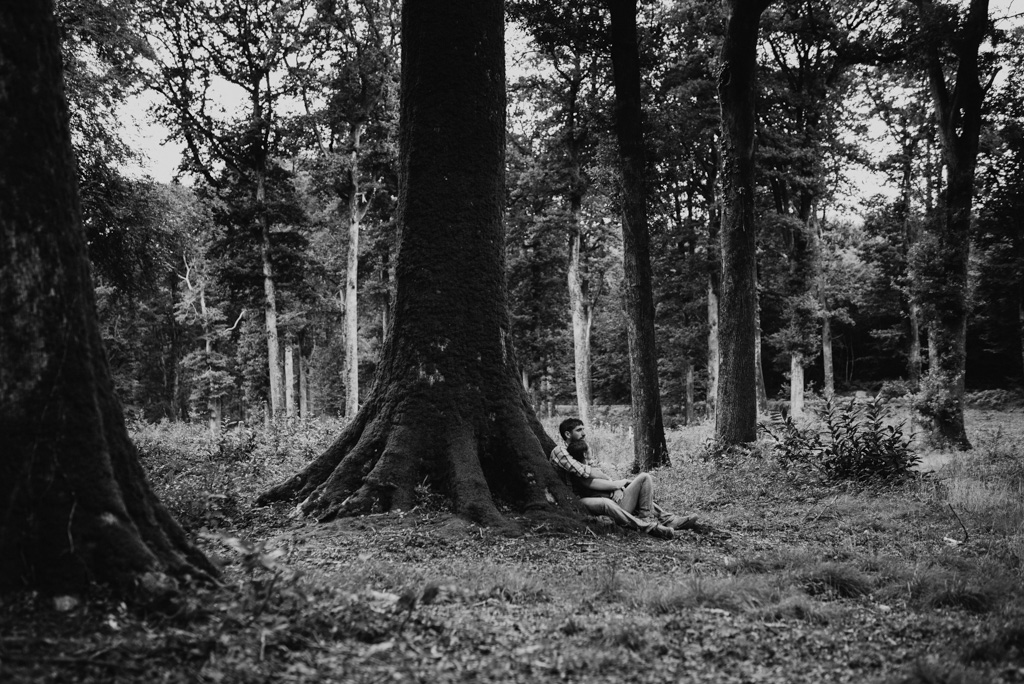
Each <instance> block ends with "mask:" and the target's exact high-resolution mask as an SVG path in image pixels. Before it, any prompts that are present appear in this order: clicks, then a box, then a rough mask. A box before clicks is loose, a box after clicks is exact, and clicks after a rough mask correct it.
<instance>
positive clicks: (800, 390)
mask: <svg viewBox="0 0 1024 684" xmlns="http://www.w3.org/2000/svg"><path fill="white" fill-rule="evenodd" d="M789 414H790V415H791V416H793V417H794V418H803V416H804V357H803V354H800V353H793V354H790V356H789Z"/></svg>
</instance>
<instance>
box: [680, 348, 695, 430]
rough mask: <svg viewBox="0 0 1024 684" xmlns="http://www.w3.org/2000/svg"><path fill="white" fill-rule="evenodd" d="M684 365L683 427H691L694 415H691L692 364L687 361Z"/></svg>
mask: <svg viewBox="0 0 1024 684" xmlns="http://www.w3.org/2000/svg"><path fill="white" fill-rule="evenodd" d="M685 364H686V371H685V374H684V377H685V381H684V382H685V389H686V393H685V395H684V398H683V402H684V409H683V425H693V424H694V415H693V376H694V373H693V364H692V363H691V362H690V361H689V360H687V361H686V362H685Z"/></svg>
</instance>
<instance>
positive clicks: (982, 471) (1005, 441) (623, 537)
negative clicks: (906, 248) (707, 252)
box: [0, 411, 1024, 684]
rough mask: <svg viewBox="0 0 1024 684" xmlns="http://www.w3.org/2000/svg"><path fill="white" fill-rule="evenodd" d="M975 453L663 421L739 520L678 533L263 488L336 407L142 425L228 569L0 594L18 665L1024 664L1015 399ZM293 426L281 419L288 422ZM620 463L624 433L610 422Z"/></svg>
mask: <svg viewBox="0 0 1024 684" xmlns="http://www.w3.org/2000/svg"><path fill="white" fill-rule="evenodd" d="M968 420H969V423H970V425H971V437H972V439H973V441H974V443H975V449H974V450H973V451H971V452H967V453H962V454H943V453H926V454H923V456H925V464H926V468H927V467H928V466H927V464H928V463H941V464H942V465H941V466H939V467H938V469H937V470H936V471H935V472H931V473H922V474H921V475H920V476H917V477H914V478H911V479H910V480H909V481H906V482H904V483H902V484H899V485H897V486H892V487H885V488H879V487H873V488H865V487H855V486H850V485H843V486H838V485H834V484H833V485H826V484H823V483H820V482H815V481H813V480H809V479H807V478H794V476H793V473H792V472H790V471H787V470H786V469H784V468H782V467H781V465H780V464H778V463H776V462H775V461H774V460H773V459H772V458H771V457H770V456H768V455H767V451H766V450H761V451H756V450H755V452H754V453H752V454H751V453H738V454H734V455H732V456H726V457H722V458H719V459H717V460H713V461H711V460H705V459H703V458H702V457H701V444H702V442H703V441H704V440H706V438H707V437H708V436H709V434H710V429H709V427H708V426H700V427H693V428H679V429H675V430H672V431H671V433H670V436H669V439H670V448H671V452H672V456H673V465H672V466H670V467H668V468H664V469H661V470H658V471H656V473H655V476H656V478H657V482H658V486H659V498H660V499H661V500H662V502H663V503H664V504H665V505H666V507H667V508H669V509H675V510H695V511H698V512H699V513H700V514H701V515H702V516H703V517H704V518H705V519H706V520H708V521H710V522H712V523H713V524H714V525H715V526H717V527H718V528H720V529H722V530H727V531H728V532H729V533H730V535H731V536H730V537H729V538H724V536H721V535H698V534H695V533H693V532H688V531H686V532H681V533H678V534H677V537H676V538H675V539H673V540H671V541H662V540H658V539H654V538H651V537H647V536H643V535H640V534H636V533H630V532H626V531H622V530H619V529H617V528H613V527H612V526H610V525H605V524H601V523H600V522H598V523H595V524H593V525H591V527H589V528H586V529H583V530H581V531H577V532H572V533H559V532H555V531H552V530H550V529H547V528H546V527H545V526H543V525H539V526H537V525H531V524H530V523H529V522H528V521H526V520H520V523H521V526H522V532H521V533H520V534H518V535H510V534H508V533H503V532H500V531H496V530H492V529H483V528H479V527H476V526H474V525H471V524H468V523H465V522H463V521H461V520H459V519H457V518H454V517H453V516H452V515H451V514H449V513H448V512H446V511H445V510H444V507H443V505H441V504H440V503H439V502H438V501H437V499H436V497H435V496H434V495H432V494H431V493H429V492H426V491H424V492H423V501H422V503H421V505H420V506H419V507H418V508H417V509H415V510H413V511H411V512H409V513H404V514H399V513H393V514H381V515H369V516H363V517H358V518H349V519H341V520H336V521H333V522H330V523H325V524H318V523H315V522H312V521H309V520H303V519H300V518H296V517H294V516H293V515H292V514H291V511H289V510H288V509H286V508H283V507H279V508H262V509H260V508H254V507H252V506H251V504H250V502H251V501H252V498H253V494H254V493H255V492H258V491H259V490H260V489H261V488H262V487H264V486H266V484H268V483H269V482H272V481H275V480H276V479H278V478H279V477H280V476H282V475H283V474H285V473H289V472H291V471H292V470H293V469H294V468H295V467H296V466H297V465H298V464H299V463H302V462H304V461H306V460H308V458H309V457H310V455H312V454H313V453H316V451H317V450H319V449H320V448H322V446H323V445H324V444H325V443H326V441H327V440H328V439H329V438H330V437H331V436H332V435H333V434H335V433H336V430H337V429H338V425H337V424H336V423H326V424H318V425H316V426H313V427H309V426H307V427H304V428H301V429H296V430H295V431H293V432H291V433H287V434H274V435H268V434H267V433H264V432H263V431H261V430H250V431H233V433H226V435H225V436H223V437H222V438H221V439H220V440H210V439H208V438H207V437H205V435H203V434H202V432H201V430H200V429H199V428H190V427H184V426H174V425H164V426H137V430H136V439H137V441H138V443H139V444H140V449H141V452H142V454H143V462H144V464H145V466H146V467H147V470H148V472H149V474H150V477H151V479H152V480H153V482H154V484H155V486H156V487H157V489H158V491H159V492H160V495H161V496H162V497H163V498H164V500H165V501H167V502H168V504H169V505H170V506H171V508H172V510H174V512H175V514H176V515H178V516H179V518H180V519H181V520H182V522H183V524H184V525H185V526H186V528H187V529H190V530H191V531H193V532H194V533H195V534H196V535H197V538H198V539H199V543H200V544H201V546H202V547H203V548H204V549H205V550H206V551H207V552H208V553H209V554H211V556H213V557H215V558H216V559H217V562H219V563H220V564H222V565H223V578H222V579H223V585H222V586H221V587H218V588H199V587H191V588H186V589H185V590H184V591H182V593H181V595H180V597H178V598H177V600H175V601H173V602H171V603H169V604H168V605H162V606H151V607H149V608H148V609H140V608H128V607H126V606H124V605H123V604H120V603H118V602H116V601H113V600H109V599H106V598H104V597H102V596H92V597H85V598H83V597H57V598H56V599H55V598H53V597H42V596H36V595H25V596H18V597H13V598H12V597H8V598H4V599H2V602H0V681H2V682H147V683H149V682H152V683H154V684H155V683H156V682H214V683H216V682H226V683H232V684H233V683H236V682H276V683H278V682H279V683H287V682H314V681H316V682H547V681H550V682H555V681H558V682H562V681H572V682H622V681H630V682H715V683H719V682H935V683H939V682H949V683H953V682H979V683H980V682H1024V583H1022V579H1024V563H1022V560H1024V414H1021V413H1019V412H996V411H988V412H980V411H972V412H971V414H970V415H969V416H968ZM279 432H283V431H279ZM590 441H591V443H592V445H593V446H594V447H595V451H596V452H597V453H598V454H599V455H600V456H601V457H602V459H603V460H604V461H605V462H606V464H610V465H611V467H613V468H615V467H621V466H622V464H623V463H625V462H626V460H627V458H628V457H627V454H628V452H629V444H628V436H627V434H626V432H625V431H624V430H621V429H617V428H612V427H606V428H600V427H595V428H592V429H591V431H590Z"/></svg>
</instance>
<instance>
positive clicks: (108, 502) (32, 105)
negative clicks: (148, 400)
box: [0, 0, 215, 598]
mask: <svg viewBox="0 0 1024 684" xmlns="http://www.w3.org/2000/svg"><path fill="white" fill-rule="evenodd" d="M53 11H54V10H53V4H52V3H51V2H49V1H48V0H23V1H21V2H17V3H0V245H2V247H0V311H3V315H0V434H3V436H4V437H3V439H4V442H3V458H0V591H9V590H25V589H31V590H41V591H45V592H52V593H57V592H61V593H64V592H78V591H82V590H84V589H86V588H87V587H88V585H89V584H91V583H93V582H102V583H106V584H108V585H110V586H111V587H112V588H113V590H114V591H115V592H117V593H118V594H121V595H124V596H126V597H128V598H131V597H132V596H133V595H137V596H138V597H140V598H142V597H147V598H153V596H152V595H153V594H160V593H162V592H163V591H170V589H171V588H172V584H173V583H172V582H171V581H169V580H168V579H167V575H166V573H171V574H174V575H189V574H191V575H194V576H203V577H209V576H211V575H212V574H213V573H214V572H215V571H214V569H213V567H212V566H211V565H210V564H209V563H208V562H207V561H206V559H205V558H204V557H203V556H202V554H200V553H199V552H198V551H197V550H196V549H195V548H194V547H193V546H192V545H191V543H190V542H189V540H188V538H187V537H186V535H185V533H184V532H183V531H182V529H181V528H180V527H179V526H178V524H177V523H176V522H175V521H174V519H173V518H172V517H171V515H170V514H169V513H168V512H167V510H166V509H165V508H164V507H163V506H162V505H161V504H160V502H159V501H158V500H157V498H156V496H155V495H154V494H153V492H152V490H151V489H150V487H149V484H148V483H147V481H146V477H145V475H144V473H143V470H142V468H141V466H140V465H139V461H138V456H137V454H136V451H135V447H134V445H133V444H132V442H131V440H130V439H129V437H128V432H127V430H126V428H125V422H124V415H123V413H122V410H121V405H120V403H119V402H118V400H117V398H116V397H115V396H114V393H113V382H112V381H111V377H110V369H109V367H108V365H107V361H106V355H105V352H104V349H103V344H102V340H101V335H100V328H99V323H98V321H97V316H96V302H95V295H94V289H93V282H92V277H91V274H90V272H89V260H88V256H87V253H86V244H85V234H84V231H83V230H82V224H81V213H80V209H79V203H78V193H77V182H76V179H75V162H74V158H73V155H72V151H71V137H70V134H69V131H68V113H67V105H66V102H65V100H64V95H63V90H62V88H63V83H62V76H61V50H60V42H59V40H60V39H59V36H58V31H57V26H56V22H55V21H54V18H53ZM147 595H149V596H147Z"/></svg>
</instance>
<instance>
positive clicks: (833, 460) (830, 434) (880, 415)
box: [759, 398, 921, 482]
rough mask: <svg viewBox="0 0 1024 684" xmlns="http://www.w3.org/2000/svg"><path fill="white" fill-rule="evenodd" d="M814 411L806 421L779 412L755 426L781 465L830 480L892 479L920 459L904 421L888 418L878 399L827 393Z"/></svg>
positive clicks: (908, 471) (915, 464)
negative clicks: (835, 396) (834, 396)
mask: <svg viewBox="0 0 1024 684" xmlns="http://www.w3.org/2000/svg"><path fill="white" fill-rule="evenodd" d="M816 413H817V421H815V422H812V423H811V424H809V425H808V426H807V427H801V426H799V425H797V423H796V422H795V421H794V420H793V418H792V417H791V416H783V415H782V414H780V413H774V414H772V419H771V421H770V422H767V423H762V424H761V425H760V426H759V427H760V430H761V432H762V433H763V434H764V435H765V436H766V437H767V438H768V439H769V440H771V442H772V444H771V447H772V451H773V452H774V454H775V455H776V456H777V457H778V458H779V459H780V461H781V462H782V463H783V464H785V465H786V466H788V467H791V468H793V469H796V470H799V471H803V472H807V473H811V472H813V473H817V474H818V475H820V476H821V477H822V478H824V479H825V480H830V481H844V480H850V481H856V482H895V481H899V480H901V479H903V478H905V477H906V476H907V475H908V474H910V473H911V472H912V471H913V470H914V468H915V467H916V466H917V465H918V464H919V463H920V460H921V459H920V457H919V456H918V455H917V454H916V453H915V452H914V449H913V447H912V442H911V439H910V437H908V436H907V435H905V434H904V432H903V428H904V423H903V422H899V423H895V424H893V423H892V422H891V421H890V420H889V419H890V412H889V410H888V409H887V408H886V406H885V403H884V401H883V400H881V399H878V398H876V399H871V400H868V401H866V402H858V401H857V400H856V399H851V400H849V402H847V403H845V404H840V403H838V402H836V401H835V400H834V399H832V398H827V399H825V401H824V404H823V406H822V407H821V408H820V409H817V411H816Z"/></svg>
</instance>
